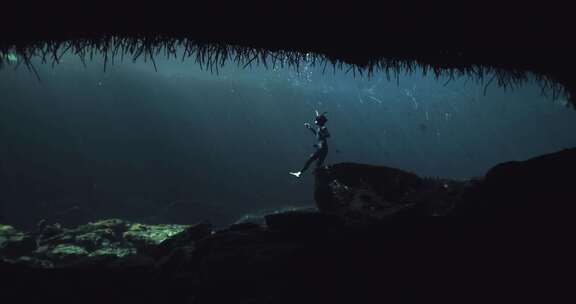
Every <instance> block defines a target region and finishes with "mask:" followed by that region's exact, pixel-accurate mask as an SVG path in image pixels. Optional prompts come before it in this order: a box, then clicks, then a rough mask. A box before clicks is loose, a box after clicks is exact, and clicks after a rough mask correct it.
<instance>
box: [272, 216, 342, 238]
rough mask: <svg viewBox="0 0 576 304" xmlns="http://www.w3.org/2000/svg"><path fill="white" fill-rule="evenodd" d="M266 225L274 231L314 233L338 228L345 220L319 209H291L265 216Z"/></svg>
mask: <svg viewBox="0 0 576 304" xmlns="http://www.w3.org/2000/svg"><path fill="white" fill-rule="evenodd" d="M265 219H266V225H267V226H268V228H269V229H270V230H272V231H293V232H297V231H301V232H309V233H314V232H315V231H320V230H322V231H324V230H331V229H337V228H340V227H342V226H343V225H344V222H343V221H342V220H341V219H340V218H338V217H336V216H334V215H329V214H324V213H320V212H318V211H289V212H282V213H274V214H269V215H267V216H266V217H265Z"/></svg>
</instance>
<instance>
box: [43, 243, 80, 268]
mask: <svg viewBox="0 0 576 304" xmlns="http://www.w3.org/2000/svg"><path fill="white" fill-rule="evenodd" d="M46 256H47V257H48V258H49V259H50V260H51V261H54V263H57V264H66V263H70V262H72V261H75V260H78V259H80V258H84V257H86V256H88V251H87V250H86V249H85V248H84V247H81V246H78V245H72V244H59V245H57V246H56V247H54V248H52V249H51V250H49V251H47V252H46Z"/></svg>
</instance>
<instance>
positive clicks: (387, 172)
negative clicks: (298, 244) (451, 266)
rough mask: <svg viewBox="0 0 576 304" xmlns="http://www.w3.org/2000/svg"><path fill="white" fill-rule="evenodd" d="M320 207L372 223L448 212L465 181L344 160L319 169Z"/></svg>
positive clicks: (316, 194)
mask: <svg viewBox="0 0 576 304" xmlns="http://www.w3.org/2000/svg"><path fill="white" fill-rule="evenodd" d="M315 176H316V180H315V192H314V198H315V200H316V204H317V206H318V209H319V210H320V211H322V212H324V213H327V214H334V215H337V216H339V217H340V218H343V219H345V220H346V222H348V223H364V224H367V223H371V222H375V221H381V220H383V219H386V218H388V217H390V216H392V215H394V216H396V215H402V216H421V215H439V214H444V213H446V212H447V210H448V209H450V208H451V207H452V205H453V204H454V203H455V201H457V200H458V199H459V197H460V195H461V193H462V191H463V190H464V189H465V188H466V183H465V182H457V181H451V180H442V179H426V178H421V177H419V176H417V175H416V174H414V173H410V172H406V171H402V170H400V169H395V168H389V167H385V166H373V165H365V164H354V163H340V164H335V165H332V166H329V167H326V168H319V169H317V170H316V174H315Z"/></svg>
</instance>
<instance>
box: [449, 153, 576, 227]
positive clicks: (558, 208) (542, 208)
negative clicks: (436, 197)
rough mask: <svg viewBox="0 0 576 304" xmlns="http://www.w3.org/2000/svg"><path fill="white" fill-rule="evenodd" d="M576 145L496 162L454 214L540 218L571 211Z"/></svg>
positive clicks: (575, 193) (574, 196)
mask: <svg viewBox="0 0 576 304" xmlns="http://www.w3.org/2000/svg"><path fill="white" fill-rule="evenodd" d="M575 172H576V148H572V149H565V150H562V151H559V152H556V153H551V154H547V155H542V156H538V157H535V158H531V159H528V160H525V161H512V162H506V163H502V164H499V165H497V166H495V167H493V168H492V169H490V170H489V171H488V173H487V174H486V176H485V178H484V180H483V181H482V182H481V183H480V184H479V185H478V186H477V187H475V188H474V189H473V190H472V191H469V192H468V193H467V194H466V195H465V197H464V198H463V200H462V203H461V204H458V205H457V206H456V208H455V209H454V212H453V214H455V215H463V216H469V217H502V218H511V217H514V218H515V219H521V218H525V219H534V218H539V219H543V218H546V217H565V216H570V215H572V214H574V209H575V208H574V202H575V201H576V187H574V174H575Z"/></svg>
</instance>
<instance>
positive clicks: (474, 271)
mask: <svg viewBox="0 0 576 304" xmlns="http://www.w3.org/2000/svg"><path fill="white" fill-rule="evenodd" d="M574 160H576V149H571V150H564V151H561V152H558V153H555V154H551V155H547V156H543V157H539V158H534V159H531V160H527V161H524V162H512V163H507V164H502V165H499V166H496V167H495V168H494V169H492V170H490V172H489V173H488V174H487V175H486V176H485V177H484V178H483V179H479V180H476V181H450V180H443V179H426V178H421V177H418V176H416V175H414V174H412V173H409V172H404V171H401V170H398V169H393V168H386V167H377V166H369V165H360V164H336V165H333V166H331V167H328V168H324V169H320V170H318V171H317V172H316V189H315V198H316V202H317V205H318V209H319V210H297V211H289V212H281V213H275V214H269V215H267V216H265V222H264V223H263V224H260V223H241V224H234V225H231V226H229V227H226V228H224V229H214V228H212V227H211V226H210V225H209V224H208V223H204V222H203V223H198V224H195V225H146V224H139V223H132V222H127V221H124V220H119V219H108V220H101V221H96V222H93V223H88V224H86V225H80V226H77V227H75V228H62V227H59V226H58V225H40V226H39V227H38V229H37V231H31V232H22V231H18V230H17V229H14V228H13V227H10V226H0V256H2V261H1V262H0V271H1V272H0V274H1V275H2V277H3V281H2V282H3V283H2V285H1V287H2V296H3V298H11V297H14V298H16V299H17V300H18V301H19V302H21V303H32V302H39V301H42V302H52V301H58V303H78V302H83V303H103V302H106V303H127V302H128V303H328V302H332V303H384V302H391V303H395V302H398V303H403V302H423V301H427V302H440V301H441V302H446V301H449V302H458V303H462V302H465V303H468V302H518V301H519V300H528V299H529V300H532V301H534V300H535V299H539V300H541V301H542V302H544V301H546V302H556V300H559V299H563V300H565V299H566V295H567V294H568V293H567V291H570V288H568V287H570V286H569V284H567V283H568V281H566V280H565V278H566V277H569V276H570V275H571V270H570V267H567V266H568V265H570V264H571V261H572V259H573V256H574V254H575V252H574V249H573V246H571V243H570V242H569V241H568V240H569V239H571V237H572V235H571V234H572V231H573V227H571V226H573V225H571V224H570V222H568V221H564V220H561V218H564V217H566V216H569V215H570V214H572V212H571V210H572V205H573V204H572V203H573V201H574V199H573V198H574V197H575V196H576V190H575V189H576V188H574V187H572V186H571V179H570V177H571V175H572V174H573V172H574V170H575V169H576V168H575V167H574V164H575V163H576V162H574ZM424 215H444V216H424ZM526 215H529V217H526ZM543 215H545V216H543ZM554 215H556V216H554ZM496 218H498V219H499V220H497V221H496V220H495V219H496ZM478 219H480V220H478ZM547 219H552V220H551V221H550V220H547ZM565 287H566V288H565Z"/></svg>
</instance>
